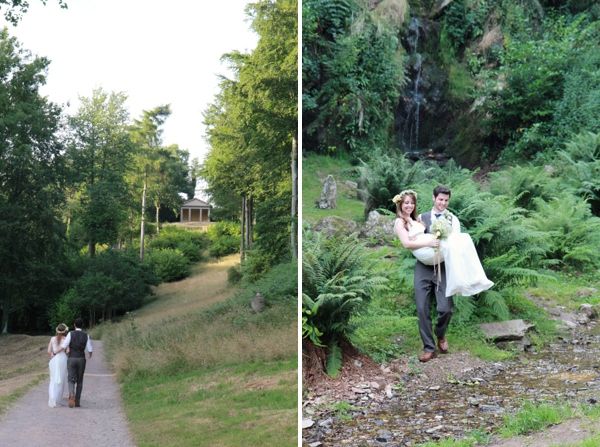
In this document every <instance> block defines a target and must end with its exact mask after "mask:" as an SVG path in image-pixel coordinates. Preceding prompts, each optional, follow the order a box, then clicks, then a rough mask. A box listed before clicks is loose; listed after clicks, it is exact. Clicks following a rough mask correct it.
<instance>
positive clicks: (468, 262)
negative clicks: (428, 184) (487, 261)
mask: <svg viewBox="0 0 600 447" xmlns="http://www.w3.org/2000/svg"><path fill="white" fill-rule="evenodd" d="M394 199H397V200H396V201H395V203H396V202H398V203H396V205H397V208H399V210H398V218H397V219H396V222H395V224H394V232H395V233H396V235H397V236H398V238H399V239H400V242H401V243H402V245H403V246H404V248H408V249H409V250H411V251H412V253H413V255H414V256H415V258H417V259H418V260H419V261H420V262H422V263H423V264H425V265H438V266H439V265H440V263H441V262H444V265H445V269H446V296H453V295H462V296H472V295H476V294H478V293H481V292H483V291H485V290H488V289H489V288H490V287H492V286H493V285H494V283H493V282H492V281H490V280H489V279H488V278H487V277H486V275H485V272H484V270H483V267H482V266H481V262H480V261H479V257H478V256H477V251H476V250H475V245H474V244H473V240H472V239H471V236H470V235H469V234H468V233H461V232H460V231H450V233H449V235H448V237H447V238H446V239H442V240H438V239H436V237H435V236H434V235H433V234H431V233H425V225H424V224H423V223H422V222H420V221H418V220H417V214H416V208H417V197H416V193H414V191H410V190H408V191H403V193H401V194H399V196H396V197H394Z"/></svg>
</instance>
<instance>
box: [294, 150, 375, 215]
mask: <svg viewBox="0 0 600 447" xmlns="http://www.w3.org/2000/svg"><path fill="white" fill-rule="evenodd" d="M329 174H331V175H333V178H334V179H335V181H336V186H337V208H336V209H333V210H322V209H319V208H317V207H316V206H315V202H316V201H318V200H319V198H320V197H321V191H322V189H323V181H324V180H325V178H326V177H327V176H328V175H329ZM347 180H349V181H352V182H356V181H357V180H358V174H357V173H356V170H355V169H354V168H353V167H352V165H351V164H350V162H348V161H347V160H345V159H343V158H334V157H327V156H324V155H315V154H310V155H309V156H308V157H305V158H303V159H302V198H303V200H302V219H303V220H304V222H307V223H311V224H314V223H316V222H317V221H319V220H320V219H322V218H324V217H327V216H338V217H341V218H343V219H349V220H355V221H359V222H361V221H363V220H364V211H365V210H364V208H365V205H364V203H363V202H362V201H361V200H359V199H358V198H357V197H356V190H353V189H352V188H349V187H348V186H347V185H346V184H345V183H344V182H345V181H347Z"/></svg>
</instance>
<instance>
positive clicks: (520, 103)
mask: <svg viewBox="0 0 600 447" xmlns="http://www.w3.org/2000/svg"><path fill="white" fill-rule="evenodd" d="M599 23H600V22H591V21H590V18H589V16H587V15H583V14H582V15H579V16H577V17H575V18H570V17H568V16H564V15H549V16H548V17H547V18H545V19H544V21H543V22H542V24H541V29H540V30H539V32H538V31H537V30H535V29H532V28H529V29H528V32H522V33H520V34H519V35H517V36H516V37H515V38H513V39H508V40H507V42H506V48H505V51H504V52H503V54H502V58H501V59H502V67H501V68H500V70H499V74H498V78H499V79H500V81H498V83H496V84H495V85H494V84H489V85H488V88H489V90H488V93H487V94H488V96H489V100H488V101H486V105H485V108H486V110H487V111H488V113H489V114H490V116H492V119H491V122H490V124H491V127H490V129H492V128H493V129H494V132H493V139H495V140H496V142H495V143H494V144H495V145H496V146H497V147H498V148H499V149H500V150H504V153H503V156H502V159H503V160H504V161H507V162H509V161H511V160H528V159H534V158H547V157H548V153H552V152H556V151H557V150H558V149H559V148H560V147H561V146H562V144H563V142H564V138H565V137H568V136H569V135H571V134H573V133H579V132H581V131H583V130H589V131H596V132H597V131H598V118H599V117H600V115H599V113H600V101H599V94H600V93H599V92H600V88H599V87H598V83H597V82H596V81H597V76H598V75H597V73H598V64H599V63H600V58H598V55H597V51H595V47H596V43H597V42H598V38H599V36H600V25H599ZM499 84H501V85H499ZM498 142H500V145H499V146H498ZM506 143H508V147H507V148H506V149H504V148H503V145H504V144H506Z"/></svg>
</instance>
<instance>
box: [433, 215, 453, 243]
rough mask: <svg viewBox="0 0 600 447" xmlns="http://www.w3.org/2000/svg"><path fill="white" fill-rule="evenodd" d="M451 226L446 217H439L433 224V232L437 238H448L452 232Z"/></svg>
mask: <svg viewBox="0 0 600 447" xmlns="http://www.w3.org/2000/svg"><path fill="white" fill-rule="evenodd" d="M450 230H451V226H450V224H449V223H448V221H447V220H446V219H438V220H436V221H435V222H433V223H432V224H431V234H433V235H434V236H435V238H436V239H440V240H441V239H446V238H447V237H448V235H449V234H450Z"/></svg>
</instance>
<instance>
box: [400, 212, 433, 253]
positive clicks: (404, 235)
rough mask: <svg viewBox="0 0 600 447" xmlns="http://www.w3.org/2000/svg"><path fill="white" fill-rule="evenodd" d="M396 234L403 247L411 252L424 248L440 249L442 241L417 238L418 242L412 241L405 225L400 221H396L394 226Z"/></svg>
mask: <svg viewBox="0 0 600 447" xmlns="http://www.w3.org/2000/svg"><path fill="white" fill-rule="evenodd" d="M394 232H395V233H396V236H398V239H400V242H401V243H402V246H403V247H404V248H407V249H409V250H416V249H417V248H423V247H438V246H439V245H440V241H439V240H437V239H435V238H433V237H431V238H417V239H416V240H414V241H413V240H411V239H410V237H409V235H408V230H407V229H406V228H405V227H404V223H403V222H402V221H401V220H400V219H396V223H395V224H394Z"/></svg>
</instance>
